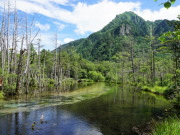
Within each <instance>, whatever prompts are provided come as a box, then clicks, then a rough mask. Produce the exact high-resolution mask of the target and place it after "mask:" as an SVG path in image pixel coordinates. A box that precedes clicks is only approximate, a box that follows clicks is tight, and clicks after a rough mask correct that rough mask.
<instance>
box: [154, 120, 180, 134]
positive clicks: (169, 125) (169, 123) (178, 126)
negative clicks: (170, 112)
mask: <svg viewBox="0 0 180 135" xmlns="http://www.w3.org/2000/svg"><path fill="white" fill-rule="evenodd" d="M179 133H180V119H179V118H178V117H172V118H168V119H165V120H164V121H163V122H157V123H156V124H155V129H154V132H153V135H179Z"/></svg>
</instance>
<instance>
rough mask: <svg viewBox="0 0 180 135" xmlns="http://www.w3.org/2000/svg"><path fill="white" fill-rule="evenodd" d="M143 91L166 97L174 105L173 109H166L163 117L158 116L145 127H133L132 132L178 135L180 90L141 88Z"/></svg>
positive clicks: (179, 127)
mask: <svg viewBox="0 0 180 135" xmlns="http://www.w3.org/2000/svg"><path fill="white" fill-rule="evenodd" d="M141 90H142V91H145V92H150V93H153V94H156V95H162V96H164V98H166V99H167V100H168V101H169V102H171V103H172V107H171V108H167V109H165V110H164V114H163V115H162V116H157V118H155V119H152V120H151V121H150V122H147V123H145V124H144V125H139V126H137V127H133V129H132V130H133V131H134V132H135V133H137V134H138V135H141V134H152V135H168V134H172V135H178V134H179V131H180V125H179V123H180V118H179V117H178V116H179V114H180V110H179V108H180V102H179V100H180V93H179V92H180V90H179V89H169V88H168V87H161V86H154V87H148V86H144V87H142V88H141Z"/></svg>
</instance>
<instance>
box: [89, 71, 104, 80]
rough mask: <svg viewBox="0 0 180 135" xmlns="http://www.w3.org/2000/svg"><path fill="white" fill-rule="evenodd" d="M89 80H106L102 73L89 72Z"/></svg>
mask: <svg viewBox="0 0 180 135" xmlns="http://www.w3.org/2000/svg"><path fill="white" fill-rule="evenodd" d="M88 78H89V79H91V80H93V81H95V82H102V81H104V80H105V78H104V76H103V75H102V74H101V73H100V72H96V71H89V73H88Z"/></svg>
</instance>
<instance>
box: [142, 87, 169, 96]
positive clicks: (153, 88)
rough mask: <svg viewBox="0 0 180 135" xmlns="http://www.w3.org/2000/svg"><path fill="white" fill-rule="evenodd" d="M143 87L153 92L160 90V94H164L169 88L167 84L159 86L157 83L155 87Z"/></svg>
mask: <svg viewBox="0 0 180 135" xmlns="http://www.w3.org/2000/svg"><path fill="white" fill-rule="evenodd" d="M143 89H145V90H150V91H151V92H158V93H160V94H163V93H164V92H165V91H166V90H168V87H167V86H164V87H162V86H157V85H155V86H154V87H150V86H143Z"/></svg>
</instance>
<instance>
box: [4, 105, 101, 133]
mask: <svg viewBox="0 0 180 135" xmlns="http://www.w3.org/2000/svg"><path fill="white" fill-rule="evenodd" d="M42 114H43V115H44V121H47V123H46V122H44V123H43V124H41V123H40V122H39V120H40V118H41V115H42ZM5 119H6V121H5ZM34 121H35V122H36V125H35V130H32V129H31V126H32V123H33V122H34ZM0 126H1V128H0V133H1V134H2V135H6V134H9V133H10V134H13V135H14V134H18V135H20V134H23V135H26V134H28V135H29V134H33V135H34V134H38V135H102V133H101V132H99V131H98V128H96V127H95V126H94V125H91V124H89V123H88V122H87V121H86V120H85V118H83V117H79V116H75V115H74V114H72V113H70V112H68V111H64V110H61V109H60V108H59V107H58V106H54V107H48V108H43V109H38V110H35V111H31V112H20V113H16V114H8V115H4V116H1V117H0Z"/></svg>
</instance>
